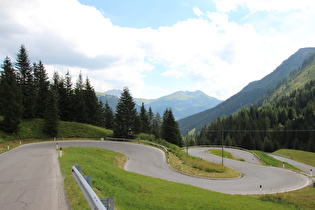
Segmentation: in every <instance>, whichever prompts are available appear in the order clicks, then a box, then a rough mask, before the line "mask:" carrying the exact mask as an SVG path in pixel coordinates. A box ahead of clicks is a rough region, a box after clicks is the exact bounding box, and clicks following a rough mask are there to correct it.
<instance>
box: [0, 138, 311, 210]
mask: <svg viewBox="0 0 315 210" xmlns="http://www.w3.org/2000/svg"><path fill="white" fill-rule="evenodd" d="M59 146H60V147H71V146H75V147H100V148H105V149H109V150H112V151H116V152H119V153H122V154H125V155H126V156H127V157H128V161H127V163H126V164H125V169H126V170H128V171H131V172H135V173H139V174H143V175H147V176H152V177H157V178H161V179H165V180H169V181H173V182H178V183H184V184H189V185H193V186H197V187H200V188H204V189H208V190H212V191H217V192H222V193H228V194H258V193H277V192H285V191H290V190H295V189H299V188H302V187H304V186H306V185H308V184H310V183H311V180H310V179H309V178H308V177H307V176H304V175H302V174H298V173H295V172H292V171H289V170H284V169H279V168H273V167H266V166H261V165H258V164H252V163H247V162H241V161H234V160H228V159H225V160H224V162H225V165H226V166H228V167H231V168H234V169H236V170H238V171H240V172H241V173H242V174H243V176H242V178H238V179H231V180H210V179H203V178H196V177H191V176H187V175H183V174H180V173H178V172H175V171H174V170H172V169H170V168H169V166H168V165H167V163H166V160H165V155H164V153H163V152H162V151H161V150H159V149H157V148H154V147H150V146H145V145H140V144H133V143H126V142H112V141H59ZM55 149H56V142H43V143H34V144H28V145H23V146H20V147H18V148H15V149H13V150H11V151H9V152H6V153H3V154H1V155H0V189H1V190H0V206H1V209H33V210H34V209H35V210H36V209H69V206H68V203H67V201H66V198H65V194H64V190H63V178H62V176H61V174H60V169H59V163H58V160H57V152H56V151H55ZM207 149H209V148H194V149H190V150H189V153H190V154H192V155H195V156H198V157H201V158H204V159H206V160H211V161H219V159H221V158H219V157H216V156H213V155H210V154H207V153H205V152H204V150H207ZM78 164H80V163H78ZM96 167H97V166H96ZM69 170H70V169H69Z"/></svg>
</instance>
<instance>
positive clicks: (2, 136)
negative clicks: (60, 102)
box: [0, 119, 113, 141]
mask: <svg viewBox="0 0 315 210" xmlns="http://www.w3.org/2000/svg"><path fill="white" fill-rule="evenodd" d="M58 130H59V133H58V136H57V138H78V137H80V138H105V137H106V136H112V134H113V131H111V130H107V129H104V128H100V127H96V126H92V125H88V124H83V123H76V122H64V121H60V122H59V128H58ZM13 139H52V138H51V137H49V136H47V135H46V134H45V133H43V120H42V119H32V120H23V121H22V122H21V124H20V132H19V133H17V134H16V135H8V134H6V133H4V132H2V131H0V141H1V140H2V141H3V140H13Z"/></svg>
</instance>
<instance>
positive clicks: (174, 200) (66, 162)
mask: <svg viewBox="0 0 315 210" xmlns="http://www.w3.org/2000/svg"><path fill="white" fill-rule="evenodd" d="M125 159H126V157H125V156H124V155H122V154H119V153H116V152H112V151H108V150H104V149H100V148H64V153H63V156H62V158H59V162H60V166H61V171H62V174H63V176H64V178H65V189H66V193H67V197H68V199H69V200H70V203H71V207H72V208H73V209H88V208H89V207H88V206H87V202H86V201H85V199H84V197H83V195H82V193H81V191H80V189H79V187H78V186H77V184H76V182H75V180H74V178H73V177H72V175H71V167H72V166H73V165H74V164H78V165H80V166H82V169H83V173H84V174H85V175H89V176H92V177H93V188H94V190H95V191H96V192H97V194H98V195H99V197H100V198H101V197H112V196H113V197H114V198H115V208H116V209H128V210H130V209H311V207H313V204H314V200H315V190H314V188H312V187H307V188H305V189H302V190H304V191H306V192H304V196H306V197H307V198H308V199H304V200H306V201H304V202H300V203H299V202H297V203H294V202H293V203H292V202H291V203H290V201H291V200H292V199H293V198H296V196H301V195H302V194H301V193H298V192H297V193H293V194H294V196H292V195H289V196H287V197H284V196H282V195H286V193H284V194H280V195H268V196H264V195H256V196H242V195H227V194H222V193H217V192H212V191H208V190H204V189H200V188H197V187H193V186H189V185H184V184H179V183H173V182H169V181H165V180H161V179H156V178H151V177H147V176H143V175H139V174H136V173H131V172H128V171H124V170H123V169H122V165H123V163H124V161H125ZM279 196H281V197H279ZM296 200H297V201H298V200H301V199H298V198H296Z"/></svg>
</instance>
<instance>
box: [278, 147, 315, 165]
mask: <svg viewBox="0 0 315 210" xmlns="http://www.w3.org/2000/svg"><path fill="white" fill-rule="evenodd" d="M274 153H276V154H280V155H285V156H287V157H290V158H292V159H293V160H296V161H298V162H301V163H305V164H308V165H311V166H314V167H315V153H313V152H306V151H301V150H293V149H280V150H277V151H275V152H274Z"/></svg>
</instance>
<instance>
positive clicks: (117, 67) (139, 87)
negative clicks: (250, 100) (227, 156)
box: [0, 0, 315, 99]
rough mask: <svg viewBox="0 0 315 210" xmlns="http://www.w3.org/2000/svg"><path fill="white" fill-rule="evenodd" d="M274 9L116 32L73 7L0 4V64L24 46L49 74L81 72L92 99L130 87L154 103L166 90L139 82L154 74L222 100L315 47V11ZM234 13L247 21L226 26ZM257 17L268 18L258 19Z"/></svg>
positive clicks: (244, 1) (70, 1) (219, 0)
mask: <svg viewBox="0 0 315 210" xmlns="http://www.w3.org/2000/svg"><path fill="white" fill-rule="evenodd" d="M278 2H280V1H278V0H268V3H266V1H265V0H264V1H263V0H261V1H259V0H235V1H228V0H216V1H215V3H216V7H217V11H216V12H207V13H203V12H202V11H201V10H200V9H199V8H198V7H194V8H193V12H194V14H195V15H197V16H198V18H191V19H187V20H184V21H179V22H178V23H177V24H175V25H173V26H169V27H163V26H161V27H159V28H158V29H151V28H143V29H135V28H124V27H119V26H115V25H113V24H112V22H111V20H110V19H108V18H106V17H104V16H103V15H102V13H101V12H100V11H98V10H97V9H96V8H93V7H90V6H85V5H82V4H80V3H79V2H78V1H76V0H28V1H19V0H5V1H1V2H0V19H1V22H0V45H1V49H0V56H2V57H3V58H4V57H5V56H6V55H9V56H12V57H15V53H16V52H17V50H18V46H19V45H20V44H25V45H26V47H27V48H28V49H29V52H30V57H31V59H32V60H34V61H37V60H38V59H42V60H43V62H44V64H46V65H47V69H49V71H50V72H52V71H53V70H60V71H63V72H65V71H66V70H67V69H69V70H70V73H71V74H72V75H73V77H74V78H75V77H76V76H77V75H78V74H79V72H80V70H81V71H82V73H83V75H85V74H86V75H87V76H88V77H89V78H90V80H91V82H92V84H93V85H94V87H95V89H96V90H98V91H105V90H108V89H112V88H120V89H121V88H123V87H125V86H128V87H129V88H130V90H131V91H132V93H133V95H135V96H137V97H139V96H141V97H147V98H155V97H159V96H161V94H165V92H167V91H168V90H169V89H166V88H164V87H155V86H153V85H152V84H147V83H146V82H145V81H146V77H150V73H153V72H156V71H159V73H156V74H154V75H155V76H152V77H156V79H161V83H163V79H165V76H168V77H175V78H177V80H178V83H176V84H175V83H174V87H173V88H174V91H176V90H184V89H186V90H196V89H201V90H203V91H204V92H206V93H208V94H210V95H211V96H215V97H218V98H220V99H226V98H227V97H229V96H231V95H233V94H235V93H236V92H237V91H239V90H241V89H242V88H243V87H244V86H245V85H247V84H248V83H249V82H251V81H253V80H257V79H260V78H262V77H263V76H265V75H266V74H268V73H269V72H271V71H272V70H274V69H275V68H276V67H277V65H279V64H280V63H281V62H282V61H283V60H284V59H286V58H288V57H289V56H290V55H291V54H292V53H294V52H295V51H296V50H298V48H300V47H310V46H314V41H313V40H314V39H313V37H314V36H315V30H314V29H313V28H314V27H312V25H313V20H314V19H315V12H314V3H310V2H312V1H308V0H301V1H299V2H297V3H296V2H295V1H286V2H282V4H281V5H279V4H278ZM281 6H282V7H281ZM240 7H246V8H248V10H249V11H250V12H251V14H250V15H249V16H246V17H245V18H244V19H243V22H242V23H237V22H235V21H233V20H230V17H229V14H228V12H230V11H232V10H233V11H237V10H238V9H239V8H240ZM291 10H292V11H291ZM256 11H268V12H267V14H263V15H265V16H263V17H260V16H259V15H261V14H260V13H259V14H258V15H257V14H256V13H255V12H256ZM274 11H276V12H275V13H274ZM275 23H276V24H275ZM159 66H162V67H164V68H163V70H161V69H159ZM165 69H167V71H166V70H165ZM161 71H162V72H161ZM163 72H164V73H163ZM144 75H146V77H145V76H144ZM156 75H162V76H161V77H160V78H159V77H157V76H156ZM154 79H155V78H154ZM182 79H184V80H185V82H180V80H182ZM187 81H189V82H187ZM177 84H180V85H181V86H176V85H177Z"/></svg>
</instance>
